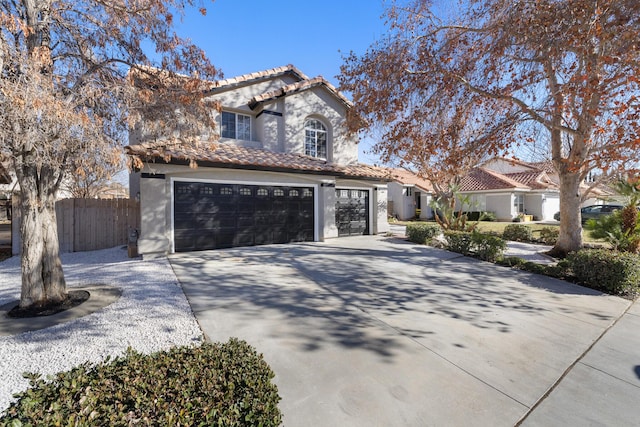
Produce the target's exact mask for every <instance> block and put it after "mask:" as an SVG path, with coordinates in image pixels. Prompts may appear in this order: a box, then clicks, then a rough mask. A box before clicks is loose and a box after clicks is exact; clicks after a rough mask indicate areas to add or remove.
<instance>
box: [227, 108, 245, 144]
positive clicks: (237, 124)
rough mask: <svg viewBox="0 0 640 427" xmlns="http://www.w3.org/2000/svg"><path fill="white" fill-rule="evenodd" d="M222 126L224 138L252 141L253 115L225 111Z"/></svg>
mask: <svg viewBox="0 0 640 427" xmlns="http://www.w3.org/2000/svg"><path fill="white" fill-rule="evenodd" d="M220 128H221V130H222V134H221V136H222V137H223V138H233V139H242V140H245V141H251V116H247V115H244V114H237V113H230V112H228V111H223V112H222V121H221V123H220Z"/></svg>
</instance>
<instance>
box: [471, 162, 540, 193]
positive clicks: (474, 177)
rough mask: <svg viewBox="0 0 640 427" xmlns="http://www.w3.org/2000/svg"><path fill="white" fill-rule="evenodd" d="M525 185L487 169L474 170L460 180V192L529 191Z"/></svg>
mask: <svg viewBox="0 0 640 427" xmlns="http://www.w3.org/2000/svg"><path fill="white" fill-rule="evenodd" d="M529 188H530V187H528V186H527V185H525V184H521V183H519V182H518V181H516V180H514V179H512V178H509V177H508V176H505V175H502V174H500V173H498V172H494V171H492V170H489V169H486V168H474V169H472V170H471V172H469V173H468V174H467V175H465V176H463V177H462V179H461V180H460V191H462V192H469V191H489V190H507V189H520V190H528V189H529Z"/></svg>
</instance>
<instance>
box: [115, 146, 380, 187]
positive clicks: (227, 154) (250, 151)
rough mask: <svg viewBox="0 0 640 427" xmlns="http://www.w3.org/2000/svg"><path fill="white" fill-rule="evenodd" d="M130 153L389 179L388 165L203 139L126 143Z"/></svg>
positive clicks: (221, 164) (237, 166) (156, 158)
mask: <svg viewBox="0 0 640 427" xmlns="http://www.w3.org/2000/svg"><path fill="white" fill-rule="evenodd" d="M125 151H126V153H127V154H128V155H129V156H133V157H136V158H138V159H139V160H141V161H143V162H155V161H165V162H166V163H173V164H188V163H189V162H190V160H191V159H193V160H195V161H196V162H197V163H198V164H200V165H201V166H205V167H223V168H232V169H249V170H266V171H276V172H296V173H310V174H315V175H332V176H341V177H348V178H361V179H367V180H376V181H388V180H389V178H388V177H389V174H388V171H387V170H386V169H383V168H378V167H375V166H370V165H365V164H360V163H358V164H353V165H336V164H331V163H328V162H327V161H325V160H319V159H316V158H314V157H310V156H305V155H302V154H298V153H276V152H274V151H268V150H260V149H257V148H246V147H240V146H237V145H235V144H225V143H206V144H205V143H203V144H201V145H200V146H198V147H193V146H185V145H180V144H166V143H164V142H161V143H143V144H138V145H131V146H128V147H125Z"/></svg>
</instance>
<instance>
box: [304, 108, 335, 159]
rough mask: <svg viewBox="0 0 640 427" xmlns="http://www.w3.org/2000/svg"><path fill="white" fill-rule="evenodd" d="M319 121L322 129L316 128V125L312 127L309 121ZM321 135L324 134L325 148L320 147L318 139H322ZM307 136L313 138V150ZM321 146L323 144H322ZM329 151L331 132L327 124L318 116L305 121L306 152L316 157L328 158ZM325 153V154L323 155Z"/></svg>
mask: <svg viewBox="0 0 640 427" xmlns="http://www.w3.org/2000/svg"><path fill="white" fill-rule="evenodd" d="M311 122H317V123H319V124H320V126H322V128H321V129H316V128H314V127H310V126H309V123H311ZM320 135H324V147H323V148H324V150H321V149H320V148H319V144H318V141H319V140H320ZM307 138H312V141H311V144H312V145H313V150H309V149H308V148H309V142H308V140H307ZM320 147H321V145H320ZM323 151H324V152H323ZM328 153H329V132H328V131H327V126H326V125H325V124H324V123H322V121H321V120H318V119H316V118H310V119H307V120H305V121H304V154H305V155H307V156H311V157H315V158H317V159H322V160H327V157H328ZM322 154H324V155H322Z"/></svg>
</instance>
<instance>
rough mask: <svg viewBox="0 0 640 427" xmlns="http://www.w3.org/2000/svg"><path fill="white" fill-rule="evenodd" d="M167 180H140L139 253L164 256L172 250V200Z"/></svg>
mask: <svg viewBox="0 0 640 427" xmlns="http://www.w3.org/2000/svg"><path fill="white" fill-rule="evenodd" d="M166 184H167V182H166V179H159V178H143V179H141V180H140V236H139V238H138V252H139V253H140V254H144V255H145V256H147V257H149V256H156V255H164V254H167V253H169V251H170V248H171V246H170V245H171V235H170V230H171V202H170V201H171V198H170V193H169V189H168V188H167V185H166Z"/></svg>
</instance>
